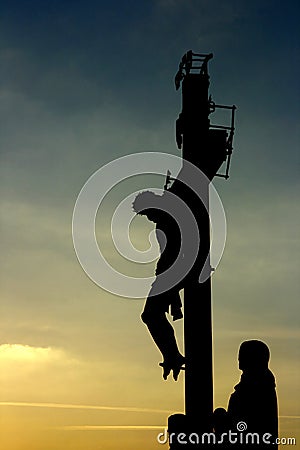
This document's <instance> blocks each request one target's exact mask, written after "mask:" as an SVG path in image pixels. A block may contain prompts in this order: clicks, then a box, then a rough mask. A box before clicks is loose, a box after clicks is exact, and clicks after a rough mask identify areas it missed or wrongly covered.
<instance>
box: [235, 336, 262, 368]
mask: <svg viewBox="0 0 300 450" xmlns="http://www.w3.org/2000/svg"><path fill="white" fill-rule="evenodd" d="M269 359H270V350H269V348H268V346H267V345H266V344H265V343H264V342H262V341H258V340H250V341H245V342H243V343H242V344H241V345H240V349H239V355H238V360H239V369H240V370H242V371H252V372H253V371H261V370H267V369H268V363H269Z"/></svg>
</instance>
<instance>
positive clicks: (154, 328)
mask: <svg viewBox="0 0 300 450" xmlns="http://www.w3.org/2000/svg"><path fill="white" fill-rule="evenodd" d="M166 201H167V197H166V194H163V195H156V194H155V193H154V192H151V191H144V192H141V193H139V194H138V195H137V196H136V198H135V200H134V202H133V210H134V211H135V212H136V213H137V214H139V215H144V216H146V217H147V219H148V220H150V221H152V222H154V223H155V224H156V230H155V233H156V238H157V241H158V244H159V248H160V254H161V255H160V259H159V260H158V262H157V266H156V272H155V274H156V279H155V281H154V282H153V284H152V287H151V290H150V292H149V295H148V298H147V300H146V303H145V307H144V311H143V313H142V315H141V318H142V320H143V322H144V323H145V324H146V325H147V327H148V330H149V332H150V334H151V336H152V338H153V340H154V342H155V343H156V345H157V347H158V348H159V350H160V351H161V353H162V355H163V358H164V360H163V362H162V363H161V364H160V365H161V366H162V367H163V369H164V370H163V378H164V379H165V380H166V379H167V378H168V375H169V374H170V372H171V370H172V371H173V378H174V380H177V378H178V375H179V373H180V370H181V368H182V365H183V364H184V357H183V356H182V355H181V353H180V352H179V349H178V345H177V342H176V338H175V334H174V329H173V327H172V325H171V324H170V322H169V321H168V319H167V317H166V312H169V310H170V313H171V315H172V317H173V321H175V320H178V319H181V318H182V317H183V315H182V312H181V307H182V304H181V300H180V296H179V291H180V290H181V289H182V288H183V283H182V282H179V283H176V282H175V283H174V285H173V286H171V287H168V289H167V290H164V289H161V288H162V283H160V280H159V279H158V278H159V275H161V274H163V273H164V272H165V271H166V270H168V269H169V268H170V267H171V266H172V265H173V264H174V262H175V261H176V259H177V257H178V255H179V252H180V247H181V232H180V228H179V225H178V223H177V221H176V220H175V219H174V218H173V217H172V216H171V215H170V214H169V213H168V212H166V210H167V208H166V204H165V202H166Z"/></svg>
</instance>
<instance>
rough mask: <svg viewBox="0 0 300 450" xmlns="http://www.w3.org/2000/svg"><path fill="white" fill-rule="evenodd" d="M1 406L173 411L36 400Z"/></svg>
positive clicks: (158, 412) (3, 403)
mask: <svg viewBox="0 0 300 450" xmlns="http://www.w3.org/2000/svg"><path fill="white" fill-rule="evenodd" d="M0 406H20V407H29V408H54V409H55V408H57V409H88V410H101V411H124V412H133V413H136V412H138V413H157V414H165V413H167V414H168V413H171V412H172V411H171V410H168V409H154V408H137V407H132V406H99V405H76V404H68V403H34V402H0Z"/></svg>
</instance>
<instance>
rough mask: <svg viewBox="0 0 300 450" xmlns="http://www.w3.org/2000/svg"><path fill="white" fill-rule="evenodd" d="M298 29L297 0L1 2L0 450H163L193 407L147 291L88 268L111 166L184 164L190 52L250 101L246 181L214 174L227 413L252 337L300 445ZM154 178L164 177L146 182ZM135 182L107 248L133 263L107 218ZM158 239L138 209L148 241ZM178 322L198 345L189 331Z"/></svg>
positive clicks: (103, 236)
mask: <svg viewBox="0 0 300 450" xmlns="http://www.w3.org/2000/svg"><path fill="white" fill-rule="evenodd" d="M298 25H299V3H298V2H297V1H293V0H287V1H286V2H282V1H279V0H273V1H270V0H252V1H248V0H247V1H246V0H239V1H237V0H226V1H223V2H221V1H220V0H219V1H218V0H209V1H208V0H152V1H151V0H148V1H146V0H141V1H138V0H135V1H133V0H123V1H121V0H119V1H117V0H111V1H101V0H99V1H88V0H87V1H86V2H84V1H83V0H73V1H71V0H69V1H66V0H60V1H59V0H51V1H50V0H44V1H42V2H41V1H38V0H24V1H22V0H10V1H7V0H3V1H2V2H1V6H0V34H1V39H0V58H1V61H0V67H1V76H0V83H1V86H0V95H1V101H0V114H1V120H0V123H1V132H0V142H1V155H0V158H1V169H0V170H1V181H0V183H1V184H0V187H1V222H2V225H1V245H2V252H1V280H0V292H1V316H0V320H1V326H0V426H1V434H0V447H1V449H5V450H29V449H30V450H66V449H70V450H100V449H104V450H117V449H118V450H119V449H122V450H137V449H141V448H143V449H144V450H150V449H159V448H161V447H162V446H161V445H159V444H158V443H157V442H156V436H157V434H158V433H159V432H161V431H163V428H164V427H165V425H166V420H167V417H168V415H170V414H171V413H173V412H179V411H183V377H182V375H181V376H180V379H179V381H178V382H177V383H175V382H174V381H173V380H171V379H170V380H168V381H166V382H165V381H163V380H162V377H161V370H160V368H159V367H158V363H159V362H160V354H159V352H158V351H157V349H156V348H155V346H154V344H153V343H152V341H151V339H150V337H149V335H148V333H147V331H146V328H145V326H144V324H143V323H142V322H141V320H140V313H141V310H142V307H143V301H144V300H143V299H129V298H126V297H117V296H115V295H113V294H111V293H108V292H106V291H104V290H103V289H101V288H100V287H99V286H97V285H96V284H95V283H93V282H92V281H91V280H90V279H89V278H88V277H87V275H86V274H85V272H84V271H83V269H82V268H81V266H80V264H79V263H78V260H77V258H76V254H75V251H74V248H73V242H72V214H73V208H74V205H75V201H76V198H77V196H78V194H79V192H80V190H81V188H82V186H83V185H84V183H85V182H86V181H87V180H88V178H89V177H90V176H91V175H92V174H93V173H94V172H95V171H96V170H98V169H99V168H100V167H102V166H103V165H104V164H106V163H108V162H110V161H112V160H114V159H116V158H119V157H121V156H124V155H128V154H132V153H138V152H165V153H170V154H173V155H177V156H180V152H178V150H177V148H176V144H175V139H174V121H175V119H176V118H177V116H178V113H179V112H180V109H181V98H180V96H181V93H178V92H176V91H175V88H174V75H175V73H176V71H177V68H178V63H179V61H180V59H181V57H182V55H183V54H184V53H185V52H186V51H187V50H189V49H193V50H194V51H197V52H203V53H209V52H213V53H214V58H213V60H212V61H211V62H210V76H211V85H210V92H211V93H212V95H213V99H214V100H215V101H216V102H217V103H223V104H233V103H234V104H236V105H237V107H238V111H237V123H236V126H237V133H236V138H235V153H234V156H233V160H232V166H231V177H230V179H229V180H228V181H224V180H222V179H217V180H216V181H215V183H214V184H215V187H216V189H217V191H218V193H219V195H220V197H221V199H222V202H223V206H224V208H225V212H226V218H227V242H226V247H225V251H224V255H223V258H222V260H221V263H220V265H219V267H218V269H217V271H216V273H215V274H214V276H213V316H214V384H215V394H214V396H215V407H217V406H224V407H226V405H227V401H228V397H229V395H230V393H231V392H232V390H233V386H234V385H235V384H236V383H237V382H238V380H239V377H240V372H239V370H238V368H237V362H236V358H237V350H238V347H239V344H240V343H241V342H242V341H243V340H246V339H253V338H256V339H262V340H263V341H265V342H266V343H267V344H268V345H269V347H270V349H271V353H272V357H271V365H270V366H271V369H272V371H273V372H274V374H275V376H276V379H277V391H278V397H279V406H280V416H281V419H280V430H281V432H280V434H281V436H284V437H297V438H298V445H299V446H300V434H299V431H297V430H299V429H300V405H299V398H300V385H299V369H300V358H299V356H300V355H299V349H300V345H299V343H300V330H299V309H300V308H299V275H298V273H299V236H298V235H299V231H298V230H299V100H300V95H299V78H300V74H299V32H298V31H297V30H298V28H299V27H298ZM167 168H168V167H166V168H164V167H163V168H162V170H163V173H164V172H165V169H167ZM147 182H149V183H156V185H157V186H160V187H162V184H163V179H162V178H161V179H160V180H158V179H155V180H153V179H152V178H151V179H150V178H149V179H148V178H147V177H142V179H139V180H136V181H134V180H133V181H132V183H133V185H134V188H135V189H143V188H145V187H146V188H147V187H149V186H147ZM129 190H130V186H127V185H126V186H125V187H122V185H121V187H120V186H119V187H116V190H115V192H112V193H111V196H110V197H109V196H108V198H107V200H106V202H105V204H104V205H103V210H101V211H99V214H98V215H99V218H98V222H97V223H98V228H97V237H98V240H99V245H102V246H103V248H104V250H105V252H106V255H107V257H108V259H109V258H110V262H111V263H112V264H115V267H116V268H118V270H123V271H124V273H126V271H127V270H128V266H127V264H128V263H127V261H126V259H124V258H122V257H121V256H120V255H118V254H117V253H116V252H114V250H113V248H112V245H111V242H110V238H109V226H108V222H109V218H110V214H111V211H112V209H113V208H114V205H116V204H117V203H118V202H120V201H122V200H123V198H122V194H123V197H124V192H125V191H126V192H127V191H129ZM120 228H121V233H122V224H121V223H120ZM150 231H151V226H150V225H149V224H147V223H146V220H145V219H143V218H137V219H135V222H134V223H133V224H132V229H131V235H132V239H133V242H134V243H135V245H136V246H137V248H138V249H140V250H146V249H147V246H148V234H149V232H150ZM153 270H154V265H153V264H152V265H151V264H150V265H149V264H148V265H146V266H142V267H137V275H138V276H143V275H141V274H142V273H145V274H146V275H147V276H151V274H152V273H153ZM176 330H177V334H178V336H179V342H180V345H181V346H182V323H176ZM199 354H201V348H199ZM164 448H167V446H165V447H164ZM299 448H300V447H299Z"/></svg>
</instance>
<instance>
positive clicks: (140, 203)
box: [132, 191, 163, 222]
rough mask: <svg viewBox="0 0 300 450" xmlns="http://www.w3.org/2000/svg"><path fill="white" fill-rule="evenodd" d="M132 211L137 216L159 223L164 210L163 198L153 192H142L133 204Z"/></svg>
mask: <svg viewBox="0 0 300 450" xmlns="http://www.w3.org/2000/svg"><path fill="white" fill-rule="evenodd" d="M132 209H133V211H134V212H135V213H136V214H138V215H141V216H146V217H147V218H148V219H149V220H151V221H153V222H157V219H158V217H159V216H160V215H161V213H162V210H163V196H162V195H157V194H155V193H154V192H152V191H143V192H140V193H139V194H138V195H137V196H136V197H135V199H134V201H133V203H132Z"/></svg>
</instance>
